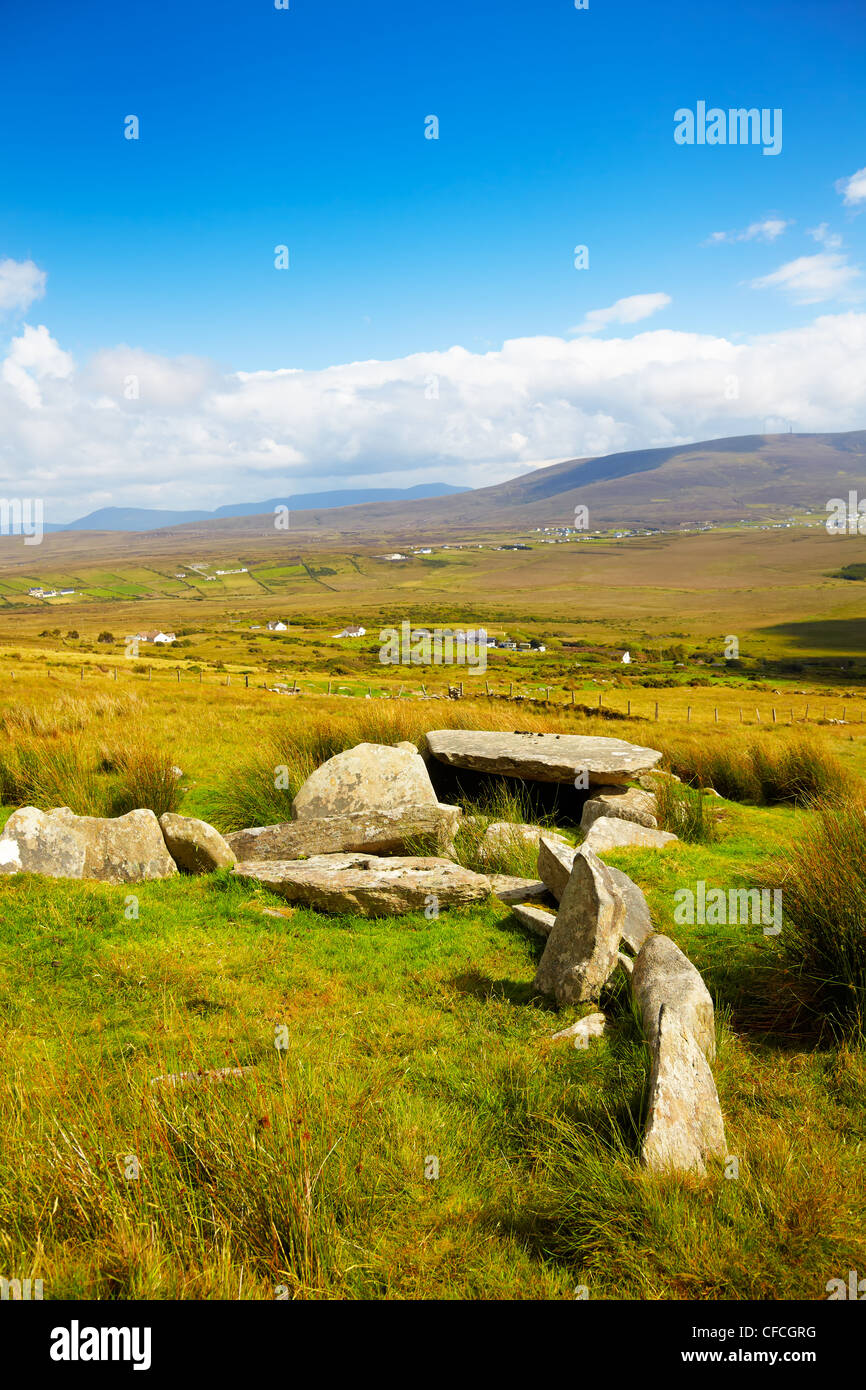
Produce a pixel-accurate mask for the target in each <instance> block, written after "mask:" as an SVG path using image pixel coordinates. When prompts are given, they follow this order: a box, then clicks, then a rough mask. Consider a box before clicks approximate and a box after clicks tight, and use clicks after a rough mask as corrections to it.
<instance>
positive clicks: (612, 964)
mask: <svg viewBox="0 0 866 1390" xmlns="http://www.w3.org/2000/svg"><path fill="white" fill-rule="evenodd" d="M624 917H625V907H624V905H623V901H622V897H621V896H620V894H619V892H618V890H617V888H616V886H615V884H614V882H613V879H612V878H611V876H610V874H609V872H608V870H607V867H606V866H605V865H604V864H603V863H602V862H601V860H600V859H599V858H598V856H597V855H595V854H593V853H592V851H591V850H584V849H581V850H579V851H578V853H577V854H576V855H575V856H574V864H573V866H572V870H571V876H570V877H569V880H568V883H567V885H566V888H565V892H564V893H563V895H562V902H561V903H560V905H559V912H558V913H557V916H556V923H555V925H554V927H553V930H552V931H551V933H550V936H549V937H548V938H547V945H546V946H545V948H544V954H543V956H542V957H541V961H540V962H539V966H538V970H537V972H536V975H535V988H536V989H537V990H538V991H539V992H540V993H541V994H547V995H549V996H551V997H552V998H554V999H555V1000H556V1002H557V1004H580V1003H584V1002H585V1001H587V1000H595V999H598V996H599V994H600V993H601V990H602V987H603V986H604V984H605V983H606V982H607V980H608V979H609V978H610V976H611V974H612V973H613V971H614V970H615V968H616V965H617V948H618V947H619V942H620V936H621V934H622V924H623V921H624Z"/></svg>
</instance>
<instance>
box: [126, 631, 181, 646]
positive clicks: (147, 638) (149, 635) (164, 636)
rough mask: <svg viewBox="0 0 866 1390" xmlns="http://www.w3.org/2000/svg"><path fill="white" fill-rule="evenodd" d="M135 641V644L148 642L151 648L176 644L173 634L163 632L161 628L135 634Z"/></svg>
mask: <svg viewBox="0 0 866 1390" xmlns="http://www.w3.org/2000/svg"><path fill="white" fill-rule="evenodd" d="M135 640H136V641H137V642H150V643H151V644H152V645H153V646H161V645H163V646H164V645H165V644H166V643H169V642H176V641H177V638H176V637H175V635H174V633H173V632H163V631H162V629H161V628H154V629H153V630H152V631H150V632H137V633H136V634H135Z"/></svg>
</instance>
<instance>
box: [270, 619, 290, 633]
mask: <svg viewBox="0 0 866 1390" xmlns="http://www.w3.org/2000/svg"><path fill="white" fill-rule="evenodd" d="M288 630H289V625H288V623H284V622H281V621H280V619H279V618H277V620H276V622H270V623H268V632H288Z"/></svg>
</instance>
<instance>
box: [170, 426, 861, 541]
mask: <svg viewBox="0 0 866 1390" xmlns="http://www.w3.org/2000/svg"><path fill="white" fill-rule="evenodd" d="M849 489H856V490H858V491H859V494H860V495H861V496H862V495H863V494H864V493H866V430H852V431H850V432H848V433H844V434H841V433H840V434H770V435H763V434H751V435H742V436H740V437H738V438H731V439H711V440H705V441H703V442H702V443H698V444H679V445H675V446H671V447H667V448H660V449H638V450H631V451H629V452H628V453H620V454H606V455H604V456H603V457H600V458H583V459H567V460H566V461H565V462H564V463H556V464H552V465H551V466H549V467H546V468H537V469H534V470H533V471H532V472H530V473H524V474H522V475H521V476H520V477H518V478H512V479H510V480H509V481H507V482H504V483H497V484H495V485H494V486H492V487H485V488H476V489H475V490H473V491H471V492H464V493H462V494H461V495H460V496H459V497H453V496H442V497H438V498H431V499H428V500H425V501H412V502H407V501H405V500H401V501H388V502H386V501H377V502H372V501H371V502H369V503H368V504H367V505H366V506H364V507H354V506H345V507H341V508H340V509H339V510H337V511H331V510H329V511H324V510H323V509H322V508H318V507H315V506H313V505H312V504H310V502H309V499H306V502H307V505H306V506H304V507H303V509H301V506H300V503H302V502H304V500H305V499H298V502H296V504H295V506H294V507H293V509H292V517H291V528H292V531H293V532H300V531H311V532H321V533H323V534H329V535H349V536H355V537H358V538H362V537H363V536H365V535H366V536H376V535H380V536H385V535H387V536H392V537H393V538H394V539H395V540H396V539H399V538H400V537H405V538H406V539H409V538H410V537H411V538H417V536H419V535H425V536H428V537H430V536H435V535H437V534H444V533H446V532H458V531H459V532H461V533H464V534H472V533H473V532H474V533H478V534H484V533H491V532H496V531H503V530H509V529H515V528H518V529H524V528H526V527H531V526H551V525H554V526H555V525H560V526H568V525H572V524H573V521H574V509H575V507H576V506H578V505H582V506H585V507H587V508H588V509H589V529H590V530H593V529H595V528H599V527H611V526H622V527H633V526H655V527H666V528H670V527H675V526H678V525H683V526H687V525H696V524H697V525H700V524H702V523H703V522H707V521H712V522H724V521H738V520H740V519H741V518H745V519H751V520H761V519H762V518H764V517H773V518H778V517H784V516H787V515H788V513H789V512H791V511H796V510H798V509H800V510H802V509H804V508H808V509H809V510H818V511H823V510H824V507H825V505H826V503H827V500H828V498H830V497H844V496H846V495H847V492H848V490H849ZM192 529H193V528H190V530H192ZM263 532H264V527H263V525H262V518H259V519H258V520H256V519H252V518H238V517H235V518H227V519H225V520H221V519H216V520H214V521H213V522H212V523H211V524H210V525H209V526H208V528H207V532H206V534H208V535H211V536H212V537H213V538H214V539H216V538H217V537H218V536H220V535H222V536H224V537H225V538H228V536H229V535H231V536H233V537H236V538H238V539H240V538H241V537H242V536H250V537H252V536H253V535H262V534H263Z"/></svg>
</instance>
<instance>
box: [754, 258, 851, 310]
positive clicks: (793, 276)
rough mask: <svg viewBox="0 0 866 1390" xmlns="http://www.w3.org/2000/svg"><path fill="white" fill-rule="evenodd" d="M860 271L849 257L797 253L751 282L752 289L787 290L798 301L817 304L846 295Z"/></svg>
mask: <svg viewBox="0 0 866 1390" xmlns="http://www.w3.org/2000/svg"><path fill="white" fill-rule="evenodd" d="M861 274H862V272H861V271H860V270H858V268H857V267H856V266H853V265H849V264H848V258H847V256H844V255H840V254H838V253H836V252H829V251H819V252H818V253H817V254H816V255H814V256H798V257H797V259H796V260H794V261H788V262H786V264H785V265H780V266H779V269H778V270H774V271H773V272H772V273H771V274H770V275H762V276H761V277H760V278H759V279H757V280H752V281H751V282H750V283H751V287H752V289H753V290H769V289H780V290H785V291H787V293H789V294H790V295H792V296H793V298H794V300H795V301H796V302H797V303H798V304H817V303H820V302H821V301H822V300H825V299H836V298H839V297H840V296H845V295H847V293H848V292H849V291H850V290H851V287H852V286H853V285H854V282H855V281H856V280H858V279H859V278H860V277H861Z"/></svg>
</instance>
